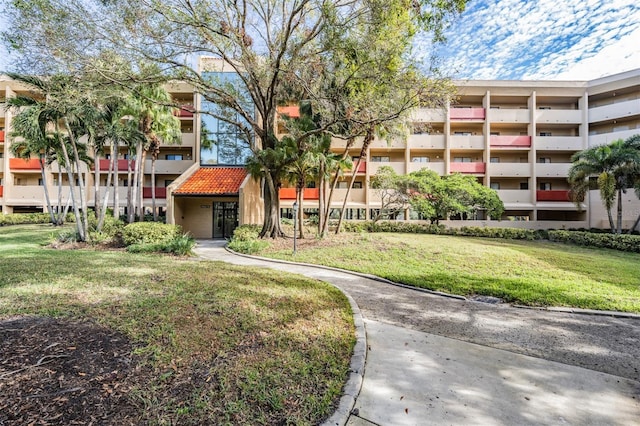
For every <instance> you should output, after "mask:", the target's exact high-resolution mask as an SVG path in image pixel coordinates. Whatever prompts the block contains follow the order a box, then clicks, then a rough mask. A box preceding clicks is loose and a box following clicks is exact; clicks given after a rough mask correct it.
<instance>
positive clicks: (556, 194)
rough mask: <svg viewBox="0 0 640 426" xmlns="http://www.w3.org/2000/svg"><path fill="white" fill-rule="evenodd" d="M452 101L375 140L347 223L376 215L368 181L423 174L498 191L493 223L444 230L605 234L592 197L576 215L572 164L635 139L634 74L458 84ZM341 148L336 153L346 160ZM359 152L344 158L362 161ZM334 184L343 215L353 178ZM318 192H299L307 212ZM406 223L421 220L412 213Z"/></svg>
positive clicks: (638, 111)
mask: <svg viewBox="0 0 640 426" xmlns="http://www.w3.org/2000/svg"><path fill="white" fill-rule="evenodd" d="M455 84H456V86H457V88H458V95H459V96H458V99H457V101H456V102H455V103H453V104H452V105H451V106H450V107H449V108H448V109H447V110H446V111H441V110H429V109H423V110H418V111H416V112H415V113H414V114H413V116H412V124H411V134H410V135H408V137H407V139H406V140H395V141H391V142H387V141H383V140H376V141H375V142H374V143H373V144H372V145H371V146H370V147H369V149H368V153H367V158H366V162H364V163H362V164H361V166H360V167H359V169H358V170H355V171H352V172H351V173H355V174H356V180H355V184H354V186H353V187H352V188H351V191H350V193H349V200H348V203H347V211H346V217H347V218H349V219H369V218H371V217H374V216H375V215H376V213H377V210H378V209H379V208H380V198H379V195H378V194H377V192H376V191H375V190H373V189H371V188H370V187H369V182H370V179H371V177H372V176H373V175H375V173H376V171H377V170H378V169H379V168H380V167H382V166H390V167H392V168H393V169H394V170H395V171H396V172H397V173H398V174H407V173H411V172H413V171H417V170H420V169H422V168H428V169H431V170H433V171H435V172H437V173H439V174H440V175H447V174H451V173H463V174H468V175H472V176H475V177H476V178H477V179H478V181H479V182H480V183H482V184H484V185H486V186H488V187H490V188H493V189H495V190H496V191H497V193H498V195H499V196H500V198H501V200H502V201H503V203H504V205H505V212H504V214H503V217H502V219H501V220H499V221H495V220H488V219H487V218H485V217H483V216H482V212H480V214H479V215H478V217H477V218H475V220H471V221H469V220H464V221H462V220H449V221H445V222H444V223H445V224H447V225H449V226H463V225H467V226H469V225H478V226H496V227H502V226H509V227H523V228H540V229H547V228H590V227H598V228H607V227H608V221H607V218H606V211H605V210H604V208H603V207H602V203H601V200H600V197H599V194H598V191H591V192H590V194H589V196H588V197H587V198H586V199H585V200H584V202H583V203H582V205H581V206H576V205H575V204H574V203H573V202H571V201H570V199H569V185H568V183H567V176H568V171H569V168H570V166H571V156H572V155H573V154H575V153H576V152H578V151H581V150H583V149H586V148H588V147H592V146H596V145H601V144H605V143H608V142H611V141H613V140H615V139H620V138H622V139H625V138H627V137H629V136H632V135H634V134H639V133H640V70H634V71H630V72H626V73H622V74H618V75H614V76H610V77H605V78H601V79H597V80H593V81H587V82H579V81H488V80H468V81H457V82H455ZM344 148H345V142H340V141H335V143H334V144H333V146H332V149H333V150H334V151H335V152H343V150H344ZM360 148H361V146H360V147H358V146H355V147H353V148H352V149H351V151H350V153H349V154H350V155H351V156H352V157H354V158H355V157H356V156H358V155H359V154H360ZM350 177H351V175H349V174H347V175H346V176H345V178H344V181H343V182H341V183H339V186H338V188H339V189H338V194H337V196H336V197H335V198H334V200H333V206H334V207H335V208H339V207H341V206H342V201H343V200H344V197H345V195H346V192H347V189H346V186H347V185H348V182H349V178H350ZM317 197H318V195H317V190H316V189H313V188H310V189H308V190H307V191H306V192H305V200H306V201H305V206H304V207H305V208H306V209H309V211H311V209H312V208H314V207H315V206H316V203H317V202H314V198H315V199H316V200H317ZM281 199H282V203H281V207H283V208H289V207H291V205H292V203H293V201H294V193H293V192H292V191H291V190H289V189H287V190H285V191H281ZM623 202H624V210H623V213H624V218H623V219H624V225H625V226H630V225H631V224H632V223H633V221H634V220H635V218H636V217H637V216H638V214H640V202H639V201H638V200H637V198H636V196H635V194H634V193H633V191H629V192H628V193H627V194H625V198H624V201H623ZM401 218H402V219H410V220H411V219H414V220H415V219H418V217H417V216H415V215H414V214H412V212H410V211H406V212H405V214H404V215H401Z"/></svg>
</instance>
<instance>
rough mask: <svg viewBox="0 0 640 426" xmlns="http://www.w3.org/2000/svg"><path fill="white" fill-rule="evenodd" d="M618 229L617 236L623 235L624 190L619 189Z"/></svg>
mask: <svg viewBox="0 0 640 426" xmlns="http://www.w3.org/2000/svg"><path fill="white" fill-rule="evenodd" d="M617 219H618V229H617V232H616V233H617V234H622V189H618V217H617Z"/></svg>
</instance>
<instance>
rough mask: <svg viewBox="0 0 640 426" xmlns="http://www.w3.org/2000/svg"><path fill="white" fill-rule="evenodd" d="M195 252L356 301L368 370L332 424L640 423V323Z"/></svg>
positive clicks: (202, 246) (207, 246)
mask: <svg viewBox="0 0 640 426" xmlns="http://www.w3.org/2000/svg"><path fill="white" fill-rule="evenodd" d="M196 253H197V254H198V255H199V256H200V257H202V258H205V259H210V260H219V261H224V262H228V263H234V264H239V265H247V266H257V267H269V268H273V269H278V270H283V271H286V272H294V273H299V274H302V275H305V276H308V277H311V278H316V279H320V280H323V281H327V282H330V283H332V284H334V285H335V286H337V287H338V288H340V289H341V290H342V291H343V292H345V293H346V294H348V295H350V296H351V297H352V298H353V299H354V300H355V301H356V303H357V304H358V305H359V306H360V310H361V312H362V315H363V317H364V324H365V328H366V334H367V355H366V369H365V371H364V379H363V381H362V388H361V391H360V394H359V395H357V400H356V401H355V406H354V409H353V411H352V412H351V414H350V415H348V413H344V414H346V415H345V416H344V417H343V418H342V419H338V420H336V421H335V422H334V423H336V424H339V423H342V422H344V421H346V424H347V425H351V426H366V425H424V424H434V425H439V424H482V425H514V424H518V425H528V424H532V425H533V424H576V425H577V424H579V425H588V424H592V425H600V424H608V425H632V424H638V422H639V419H640V382H638V378H639V377H640V321H638V320H637V319H625V318H609V317H592V316H587V315H576V314H568V313H558V312H545V311H529V310H522V309H516V308H512V307H508V306H502V305H498V306H495V305H487V304H483V303H477V302H470V301H462V300H455V299H448V298H443V297H439V296H434V295H431V294H426V293H423V292H419V291H415V290H412V289H406V288H401V287H395V286H391V285H389V284H385V283H382V282H379V281H376V280H372V279H369V278H366V277H362V276H358V275H354V274H351V273H348V272H342V271H337V270H330V269H325V268H321V267H314V266H307V265H297V264H285V263H278V262H273V261H268V260H263V259H256V258H249V257H244V256H238V255H234V254H232V253H229V252H227V251H226V250H225V249H224V242H218V241H211V240H202V241H198V247H197V248H196ZM334 419H336V417H334V418H332V420H334Z"/></svg>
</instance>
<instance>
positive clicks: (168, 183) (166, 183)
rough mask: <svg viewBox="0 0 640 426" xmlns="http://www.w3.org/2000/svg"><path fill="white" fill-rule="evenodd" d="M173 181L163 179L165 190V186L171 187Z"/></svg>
mask: <svg viewBox="0 0 640 426" xmlns="http://www.w3.org/2000/svg"><path fill="white" fill-rule="evenodd" d="M174 180H175V179H165V180H164V187H165V188H166V187H167V186H169V185H171V184H172V183H173V181H174Z"/></svg>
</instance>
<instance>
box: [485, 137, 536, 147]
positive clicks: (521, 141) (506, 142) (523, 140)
mask: <svg viewBox="0 0 640 426" xmlns="http://www.w3.org/2000/svg"><path fill="white" fill-rule="evenodd" d="M490 142H491V147H492V148H530V147H531V136H516V135H513V136H512V135H504V136H498V135H493V136H491V138H490Z"/></svg>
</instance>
